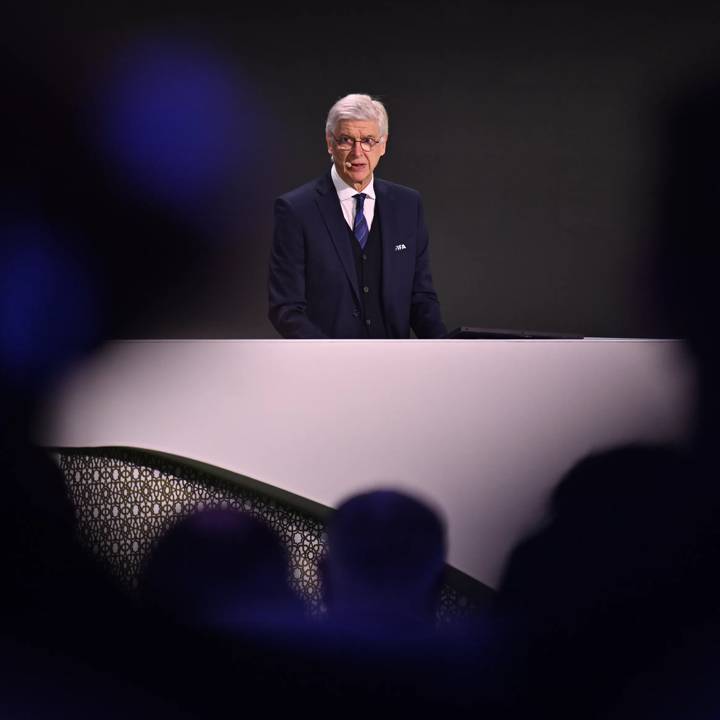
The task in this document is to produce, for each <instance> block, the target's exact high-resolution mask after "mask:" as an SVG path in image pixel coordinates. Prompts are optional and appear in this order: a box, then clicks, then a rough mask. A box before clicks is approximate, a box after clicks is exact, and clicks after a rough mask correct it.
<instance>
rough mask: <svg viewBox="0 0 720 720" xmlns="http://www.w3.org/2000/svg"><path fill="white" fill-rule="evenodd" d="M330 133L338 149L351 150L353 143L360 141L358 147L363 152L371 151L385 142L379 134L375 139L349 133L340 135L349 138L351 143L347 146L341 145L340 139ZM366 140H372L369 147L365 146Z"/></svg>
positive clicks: (383, 137)
mask: <svg viewBox="0 0 720 720" xmlns="http://www.w3.org/2000/svg"><path fill="white" fill-rule="evenodd" d="M330 135H332V139H333V140H334V141H335V145H336V147H338V148H340V150H352V149H353V148H354V147H355V143H360V147H361V148H362V149H363V150H364V151H365V152H372V151H373V150H374V149H375V148H376V147H377V146H378V145H380V144H382V143H384V142H385V139H386V138H385V136H384V135H381V136H380V137H379V138H377V139H375V138H374V137H366V138H354V137H351V136H350V135H341V136H340V137H341V138H347V139H348V140H350V142H351V144H350V146H349V147H342V146H341V145H340V139H339V138H338V137H337V136H336V135H335V133H334V132H331V133H330ZM368 140H372V141H373V144H372V145H370V147H367V144H368Z"/></svg>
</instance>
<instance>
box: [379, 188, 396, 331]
mask: <svg viewBox="0 0 720 720" xmlns="http://www.w3.org/2000/svg"><path fill="white" fill-rule="evenodd" d="M374 185H375V197H376V198H377V202H376V205H375V212H376V214H377V215H378V216H379V217H380V230H381V237H380V242H381V243H382V304H383V309H384V310H385V324H386V325H387V326H388V328H389V327H391V325H392V326H393V327H394V325H395V322H394V320H395V317H394V309H395V305H394V302H393V293H392V290H393V288H394V287H395V286H396V283H395V282H393V281H394V278H393V273H392V270H393V265H394V263H393V240H394V238H398V237H400V232H399V227H398V223H397V220H398V218H397V216H396V215H394V214H393V213H392V212H391V211H390V209H391V207H392V204H391V199H390V198H389V197H388V195H389V193H388V187H387V185H385V183H384V182H383V181H382V180H378V178H375V183H374Z"/></svg>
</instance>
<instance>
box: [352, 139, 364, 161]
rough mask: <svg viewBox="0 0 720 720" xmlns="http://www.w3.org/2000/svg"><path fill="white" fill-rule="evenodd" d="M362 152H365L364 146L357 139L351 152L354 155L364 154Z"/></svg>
mask: <svg viewBox="0 0 720 720" xmlns="http://www.w3.org/2000/svg"><path fill="white" fill-rule="evenodd" d="M362 152H363V150H362V147H361V146H360V141H359V140H356V141H355V142H354V143H353V146H352V150H350V154H351V155H352V156H353V157H357V156H358V155H362Z"/></svg>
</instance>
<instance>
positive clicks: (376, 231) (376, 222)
mask: <svg viewBox="0 0 720 720" xmlns="http://www.w3.org/2000/svg"><path fill="white" fill-rule="evenodd" d="M348 238H349V241H350V244H351V246H352V249H353V258H354V259H355V270H356V272H357V279H358V288H359V290H360V318H361V320H362V325H363V328H364V330H365V335H364V337H367V338H377V339H379V338H386V337H387V336H388V335H387V331H386V330H385V313H384V312H383V306H382V228H381V227H380V214H379V213H378V211H377V203H376V204H375V216H374V217H373V224H372V227H371V228H370V234H369V235H368V239H367V242H366V243H365V248H364V249H362V248H361V247H360V243H358V241H357V238H356V237H355V235H354V234H353V231H352V230H351V229H350V228H349V227H348Z"/></svg>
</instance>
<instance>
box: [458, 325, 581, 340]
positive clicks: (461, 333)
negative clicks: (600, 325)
mask: <svg viewBox="0 0 720 720" xmlns="http://www.w3.org/2000/svg"><path fill="white" fill-rule="evenodd" d="M447 337H448V338H449V339H470V340H582V339H583V338H584V335H568V334H566V333H549V332H535V331H534V330H500V329H498V328H480V327H467V326H465V325H463V326H461V327H456V328H454V329H453V330H451V331H450V332H449V333H448V334H447Z"/></svg>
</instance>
